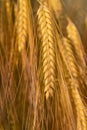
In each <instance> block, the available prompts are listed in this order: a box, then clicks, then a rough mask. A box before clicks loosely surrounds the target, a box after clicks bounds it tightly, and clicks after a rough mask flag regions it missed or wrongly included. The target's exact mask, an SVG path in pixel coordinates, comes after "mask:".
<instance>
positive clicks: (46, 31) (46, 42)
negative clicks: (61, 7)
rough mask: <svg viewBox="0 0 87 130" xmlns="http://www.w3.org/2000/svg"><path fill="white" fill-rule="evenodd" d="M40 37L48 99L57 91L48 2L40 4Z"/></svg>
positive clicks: (51, 24)
mask: <svg viewBox="0 0 87 130" xmlns="http://www.w3.org/2000/svg"><path fill="white" fill-rule="evenodd" d="M37 18H38V19H37V22H38V32H39V33H38V34H40V35H38V37H39V39H40V40H41V51H42V52H41V53H42V59H41V60H42V64H43V72H42V73H43V76H44V80H43V83H44V92H45V95H46V99H48V98H49V97H50V96H53V92H54V90H55V70H56V69H55V34H54V32H55V31H54V25H53V23H52V17H51V12H50V10H49V8H48V5H47V3H46V2H43V3H41V4H40V6H39V9H38V11H37Z"/></svg>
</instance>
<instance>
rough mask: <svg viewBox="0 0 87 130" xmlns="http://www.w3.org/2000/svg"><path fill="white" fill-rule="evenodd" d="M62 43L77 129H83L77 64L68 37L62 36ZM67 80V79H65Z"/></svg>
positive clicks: (84, 119)
mask: <svg viewBox="0 0 87 130" xmlns="http://www.w3.org/2000/svg"><path fill="white" fill-rule="evenodd" d="M63 45H64V49H63V50H64V51H65V54H64V56H65V59H66V60H67V61H66V64H67V65H66V66H67V69H68V71H69V75H70V78H69V80H70V87H71V89H70V90H71V94H72V98H73V101H74V104H75V110H76V118H77V129H80V128H81V129H83V130H86V117H85V110H84V109H85V107H84V105H83V103H82V101H81V96H80V94H79V92H78V88H79V87H80V82H79V76H80V75H79V70H78V67H77V65H76V64H75V56H74V52H73V49H72V45H71V43H70V42H69V40H68V39H66V38H63ZM67 82H68V81H67Z"/></svg>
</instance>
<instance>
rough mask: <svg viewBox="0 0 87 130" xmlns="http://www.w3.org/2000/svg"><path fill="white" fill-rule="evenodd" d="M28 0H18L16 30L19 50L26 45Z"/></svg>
mask: <svg viewBox="0 0 87 130" xmlns="http://www.w3.org/2000/svg"><path fill="white" fill-rule="evenodd" d="M27 8H28V1H27V0H18V16H17V21H16V22H17V23H16V32H17V35H16V36H17V38H16V42H17V45H18V50H19V52H20V51H22V50H23V49H24V48H25V46H26V39H27V27H28V26H27V25H28V23H27V16H28V12H27Z"/></svg>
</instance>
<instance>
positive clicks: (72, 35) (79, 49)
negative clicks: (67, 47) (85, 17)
mask: <svg viewBox="0 0 87 130" xmlns="http://www.w3.org/2000/svg"><path fill="white" fill-rule="evenodd" d="M67 21H68V26H67V28H66V31H67V34H68V36H67V37H68V38H69V39H70V40H72V42H71V44H72V46H73V48H74V51H75V54H76V56H75V57H76V59H77V62H78V64H79V66H80V71H81V74H84V73H85V71H86V61H85V51H84V48H83V45H82V42H81V38H80V35H79V32H78V30H77V29H76V27H75V25H74V23H72V21H71V20H70V19H69V18H68V17H67Z"/></svg>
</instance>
